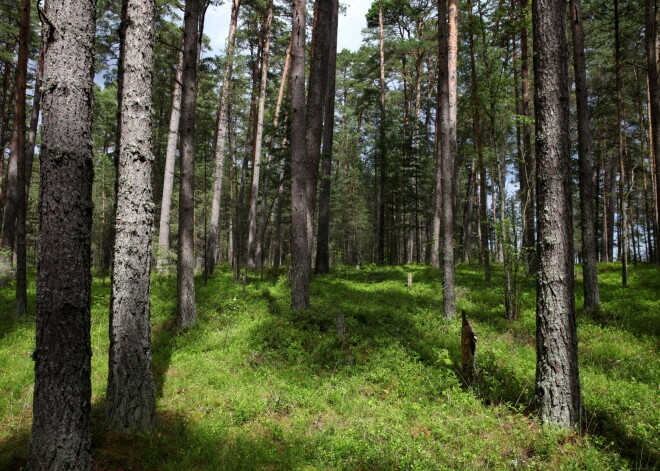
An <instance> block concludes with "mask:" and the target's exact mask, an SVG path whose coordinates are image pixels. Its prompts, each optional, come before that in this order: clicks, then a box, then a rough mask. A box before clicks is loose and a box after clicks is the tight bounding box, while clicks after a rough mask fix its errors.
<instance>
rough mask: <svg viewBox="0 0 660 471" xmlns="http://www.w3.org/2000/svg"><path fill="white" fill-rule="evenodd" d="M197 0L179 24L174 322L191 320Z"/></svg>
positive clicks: (190, 1)
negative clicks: (180, 65)
mask: <svg viewBox="0 0 660 471" xmlns="http://www.w3.org/2000/svg"><path fill="white" fill-rule="evenodd" d="M199 18H200V5H199V0H186V10H185V13H184V20H183V21H184V26H183V74H182V80H181V82H182V93H181V123H182V124H183V127H182V129H181V163H180V165H181V167H180V169H181V171H180V175H181V189H180V190H179V242H178V258H177V324H178V325H179V326H189V325H192V324H193V323H194V322H195V318H196V316H197V309H196V306H195V198H194V196H195V195H194V177H195V161H194V158H195V155H194V146H195V142H194V139H195V96H196V92H197V59H198V54H199V52H198V47H199V35H200V30H199Z"/></svg>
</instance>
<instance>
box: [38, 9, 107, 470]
mask: <svg viewBox="0 0 660 471" xmlns="http://www.w3.org/2000/svg"><path fill="white" fill-rule="evenodd" d="M46 8H47V10H46V15H47V16H48V18H49V21H50V26H49V31H48V35H47V38H48V39H47V47H46V55H45V58H44V82H45V83H48V84H50V86H49V87H47V88H45V89H44V94H43V103H44V113H43V125H42V139H41V179H40V203H39V213H40V228H39V241H40V244H39V247H40V248H39V252H38V264H39V272H38V274H37V321H36V325H37V332H36V349H35V351H34V353H33V358H34V360H35V384H34V399H33V415H32V438H31V440H30V450H29V454H28V466H27V467H28V469H29V470H32V471H36V470H43V469H46V468H45V467H44V463H47V468H48V470H49V471H63V470H70V469H76V470H87V469H89V468H90V465H91V453H90V450H91V444H92V429H91V392H92V391H91V379H90V375H91V354H92V348H91V341H90V328H91V321H90V306H91V273H90V268H91V266H90V265H91V256H90V255H91V254H90V252H91V228H92V182H93V162H94V161H93V155H92V103H93V101H94V94H93V81H92V78H93V66H94V55H93V53H94V30H95V27H94V16H95V5H94V2H92V1H87V0H50V1H49V2H48V4H47V7H46Z"/></svg>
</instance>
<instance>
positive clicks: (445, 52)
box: [438, 0, 456, 318]
mask: <svg viewBox="0 0 660 471" xmlns="http://www.w3.org/2000/svg"><path fill="white" fill-rule="evenodd" d="M445 2H446V0H439V1H438V47H439V54H438V62H439V74H438V96H439V101H440V146H439V151H440V158H439V161H440V163H441V173H442V248H443V250H442V252H443V260H442V272H443V280H442V283H443V299H442V307H443V312H444V315H445V318H451V317H454V314H456V306H455V302H456V294H455V291H454V195H453V193H454V191H453V189H454V182H453V180H454V162H455V161H456V142H455V141H453V139H452V135H451V133H452V131H451V125H452V121H451V116H450V101H449V95H450V91H449V87H450V84H449V82H450V77H449V57H448V56H449V45H448V37H447V5H446V3H445Z"/></svg>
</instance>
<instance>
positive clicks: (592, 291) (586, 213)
mask: <svg viewBox="0 0 660 471" xmlns="http://www.w3.org/2000/svg"><path fill="white" fill-rule="evenodd" d="M571 18H572V22H571V26H572V30H573V65H574V68H575V98H576V102H577V115H578V158H579V161H580V222H581V224H582V255H583V258H584V262H583V278H584V308H585V309H592V310H593V309H598V307H599V306H600V293H599V289H598V269H597V267H596V221H595V216H596V214H595V212H594V204H593V201H594V170H593V157H592V155H591V137H590V132H589V91H588V89H587V69H586V65H585V59H584V29H583V26H582V12H581V6H580V0H571Z"/></svg>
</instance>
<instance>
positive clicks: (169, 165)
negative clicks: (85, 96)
mask: <svg viewBox="0 0 660 471" xmlns="http://www.w3.org/2000/svg"><path fill="white" fill-rule="evenodd" d="M182 80H183V51H181V52H180V53H179V63H178V65H177V68H176V75H175V77H174V90H173V91H172V111H171V113H170V126H169V131H168V134H167V150H166V153H165V178H164V181H163V197H162V200H161V206H160V225H159V227H158V251H157V253H156V268H157V270H158V271H159V272H161V273H167V271H168V270H169V262H170V212H171V210H172V194H173V193H174V171H175V170H174V169H175V167H176V150H177V144H178V142H179V124H180V122H181V82H182Z"/></svg>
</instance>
